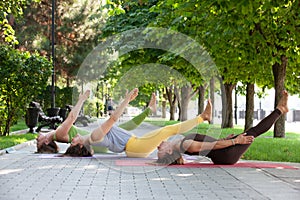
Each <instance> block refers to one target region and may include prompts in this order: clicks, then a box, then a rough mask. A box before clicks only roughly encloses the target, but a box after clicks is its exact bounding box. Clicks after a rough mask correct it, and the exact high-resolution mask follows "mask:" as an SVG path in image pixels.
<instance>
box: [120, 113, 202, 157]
mask: <svg viewBox="0 0 300 200" xmlns="http://www.w3.org/2000/svg"><path fill="white" fill-rule="evenodd" d="M202 122H203V119H202V118H201V117H200V116H197V117H196V118H194V119H190V120H187V121H184V122H181V123H178V124H173V125H169V126H165V127H162V128H160V129H157V130H154V131H151V132H149V133H146V134H145V135H143V136H142V137H136V136H132V137H131V138H130V139H129V140H128V142H127V144H126V149H125V152H126V155H127V156H128V157H138V158H145V157H147V156H148V155H149V154H151V153H152V152H153V151H154V150H155V149H156V148H157V146H158V145H159V144H160V143H161V142H162V141H164V140H166V139H168V138H169V137H170V136H173V135H176V134H181V133H185V132H187V131H190V130H192V129H193V128H194V127H195V126H197V125H198V124H200V123H202Z"/></svg>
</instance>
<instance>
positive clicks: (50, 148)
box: [37, 141, 59, 153]
mask: <svg viewBox="0 0 300 200" xmlns="http://www.w3.org/2000/svg"><path fill="white" fill-rule="evenodd" d="M58 151H59V148H58V146H57V144H56V143H55V142H54V141H51V142H49V143H48V144H46V143H42V144H41V145H38V146H37V153H58Z"/></svg>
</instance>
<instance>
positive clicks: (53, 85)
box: [51, 0, 55, 108]
mask: <svg viewBox="0 0 300 200" xmlns="http://www.w3.org/2000/svg"><path fill="white" fill-rule="evenodd" d="M54 17H55V0H52V26H51V47H52V85H51V108H55V48H54V43H55V41H54V39H55V35H54V29H55V19H54Z"/></svg>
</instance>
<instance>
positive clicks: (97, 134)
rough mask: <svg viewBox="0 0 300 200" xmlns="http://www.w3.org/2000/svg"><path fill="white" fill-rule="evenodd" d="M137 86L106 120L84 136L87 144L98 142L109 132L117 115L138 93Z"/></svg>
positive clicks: (116, 119) (118, 115) (120, 113)
mask: <svg viewBox="0 0 300 200" xmlns="http://www.w3.org/2000/svg"><path fill="white" fill-rule="evenodd" d="M138 92H139V90H138V88H135V89H133V90H132V91H130V92H129V93H128V94H127V95H126V97H125V98H124V100H123V101H122V103H121V104H120V105H119V106H118V107H117V109H116V110H115V111H114V112H113V113H112V114H111V115H110V118H109V119H108V120H106V121H105V122H104V123H103V124H101V125H100V126H99V127H98V128H97V129H95V130H94V131H93V132H92V133H91V134H90V135H87V136H86V137H85V140H86V139H88V144H92V143H95V142H99V141H101V140H102V138H103V137H104V136H105V135H106V134H107V133H108V132H109V130H110V129H111V128H112V126H113V125H114V123H115V122H116V121H118V119H119V117H120V116H121V115H122V113H123V112H124V109H125V108H126V106H127V105H128V104H129V102H131V101H132V100H134V99H135V98H136V97H137V95H138Z"/></svg>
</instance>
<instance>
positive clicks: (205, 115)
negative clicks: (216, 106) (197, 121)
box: [200, 99, 212, 121]
mask: <svg viewBox="0 0 300 200" xmlns="http://www.w3.org/2000/svg"><path fill="white" fill-rule="evenodd" d="M211 115H212V106H211V101H210V99H209V100H208V102H207V105H206V107H205V109H204V111H203V112H202V113H201V114H200V117H201V118H202V119H203V120H204V121H205V120H206V121H210V120H211Z"/></svg>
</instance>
